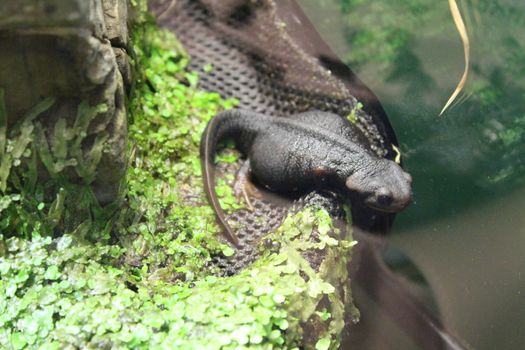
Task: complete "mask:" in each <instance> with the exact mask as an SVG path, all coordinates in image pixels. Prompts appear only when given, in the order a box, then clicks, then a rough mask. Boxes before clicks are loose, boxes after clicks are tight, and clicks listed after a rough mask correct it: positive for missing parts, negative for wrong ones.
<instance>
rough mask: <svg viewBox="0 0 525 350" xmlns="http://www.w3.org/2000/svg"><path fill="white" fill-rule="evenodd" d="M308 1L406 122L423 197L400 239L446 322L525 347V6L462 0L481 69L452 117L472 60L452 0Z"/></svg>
mask: <svg viewBox="0 0 525 350" xmlns="http://www.w3.org/2000/svg"><path fill="white" fill-rule="evenodd" d="M299 2H300V3H301V5H302V6H303V8H304V10H305V12H306V13H307V14H308V15H309V17H310V18H311V19H312V21H313V22H314V23H315V24H316V26H317V28H318V30H319V31H320V32H321V34H322V35H323V37H324V38H325V39H326V40H327V41H328V42H329V43H330V45H331V46H332V48H333V49H334V50H335V51H336V52H337V53H338V54H339V56H340V57H342V58H343V59H344V60H345V61H346V62H347V63H348V64H349V65H350V66H351V68H352V69H353V70H354V71H355V72H356V73H357V74H358V75H359V77H360V78H361V79H362V80H363V81H365V83H366V84H367V85H368V86H369V87H370V88H371V89H372V90H373V91H374V92H375V93H376V94H377V95H378V97H379V99H380V100H381V102H382V104H383V106H384V107H385V109H386V111H387V113H388V115H389V117H390V121H391V122H392V124H393V126H394V129H395V130H396V133H397V137H398V140H399V142H400V145H401V149H402V151H403V156H404V158H403V160H404V164H405V167H406V168H407V169H408V170H409V171H410V172H411V173H412V174H413V176H414V192H415V203H414V204H413V205H412V206H411V207H409V208H408V209H407V210H406V211H405V212H403V213H402V214H401V215H399V216H398V218H397V222H396V225H395V228H394V241H395V242H396V244H398V246H400V247H401V248H402V249H403V250H404V251H405V252H406V253H407V254H408V255H409V256H410V257H411V258H412V259H413V260H414V261H415V262H416V263H417V264H418V266H419V267H420V268H421V269H422V270H423V272H424V273H425V275H426V277H427V278H428V280H429V283H430V284H431V285H432V287H433V289H434V292H435V294H436V298H437V301H438V303H439V306H440V309H441V311H442V314H443V316H444V318H445V319H446V320H447V322H448V324H450V325H452V326H453V328H454V329H455V330H456V331H457V333H459V334H460V335H461V336H462V337H464V338H465V339H466V340H467V341H468V342H469V343H470V344H472V345H473V346H474V347H475V348H479V349H494V348H498V349H514V348H516V347H517V346H518V344H525V337H524V336H523V335H522V334H520V333H522V332H521V331H520V329H519V328H522V326H524V325H525V310H524V307H525V306H523V305H525V304H524V303H523V296H522V295H520V293H525V281H524V280H523V277H522V274H523V273H525V271H524V269H525V259H524V258H522V256H523V255H524V254H523V251H524V248H525V221H524V219H523V215H522V214H521V213H523V212H524V210H525V199H524V195H525V188H524V184H525V147H524V146H525V103H524V100H525V2H524V1H522V0H497V1H494V0H470V1H463V2H460V8H461V10H462V14H463V17H464V19H465V22H466V25H467V29H468V31H469V36H470V39H471V49H472V51H471V61H472V66H471V71H470V73H469V80H468V82H467V85H466V87H465V90H464V92H463V93H462V94H461V95H460V97H459V99H458V101H457V103H455V104H454V106H453V107H452V108H451V109H449V110H448V111H447V112H446V113H445V115H444V116H442V117H438V114H439V111H440V110H441V108H442V107H443V105H444V103H445V102H446V100H447V99H448V97H449V96H450V94H451V93H452V91H453V89H454V88H455V86H456V84H457V82H458V80H459V79H460V77H461V74H462V70H463V62H464V61H463V49H462V44H461V41H460V38H459V35H458V33H457V31H456V28H455V27H454V23H453V20H452V18H451V15H450V12H449V8H448V3H447V1H445V0H442V1H432V0H378V1H363V0H315V1H314V0H300V1H299ZM520 214H521V215H520Z"/></svg>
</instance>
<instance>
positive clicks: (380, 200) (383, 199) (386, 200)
mask: <svg viewBox="0 0 525 350" xmlns="http://www.w3.org/2000/svg"><path fill="white" fill-rule="evenodd" d="M392 200H393V199H392V196H390V195H387V194H380V195H379V196H377V204H378V205H379V206H380V207H383V208H385V207H388V206H390V204H392Z"/></svg>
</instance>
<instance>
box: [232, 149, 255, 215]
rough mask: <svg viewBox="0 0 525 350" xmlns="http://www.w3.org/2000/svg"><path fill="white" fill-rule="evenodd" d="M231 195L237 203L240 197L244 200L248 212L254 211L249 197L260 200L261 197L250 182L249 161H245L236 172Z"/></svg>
mask: <svg viewBox="0 0 525 350" xmlns="http://www.w3.org/2000/svg"><path fill="white" fill-rule="evenodd" d="M233 193H234V194H235V197H236V198H237V200H238V201H240V200H241V197H242V198H243V199H244V201H245V202H246V205H247V206H248V209H249V210H250V211H253V210H254V207H253V205H252V202H251V200H250V196H251V197H256V198H260V196H261V195H260V193H259V191H258V190H257V188H256V187H255V185H254V184H253V183H252V181H251V170H250V159H246V161H245V162H244V164H243V165H242V166H241V168H240V169H239V171H238V172H237V177H236V179H235V183H234V184H233Z"/></svg>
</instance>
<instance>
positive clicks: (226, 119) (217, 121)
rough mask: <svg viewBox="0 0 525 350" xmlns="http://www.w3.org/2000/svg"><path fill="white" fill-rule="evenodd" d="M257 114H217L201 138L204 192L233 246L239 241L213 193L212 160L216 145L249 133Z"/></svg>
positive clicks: (244, 112)
mask: <svg viewBox="0 0 525 350" xmlns="http://www.w3.org/2000/svg"><path fill="white" fill-rule="evenodd" d="M257 116H260V115H259V114H256V113H253V112H247V111H241V110H235V109H232V110H227V111H223V112H221V113H219V114H217V115H216V116H215V117H214V118H213V119H212V120H211V121H210V122H209V123H208V126H207V127H206V129H205V130H204V133H203V135H202V138H201V144H200V156H201V165H202V176H203V179H204V190H205V192H206V196H207V197H208V201H209V202H210V204H211V206H212V208H213V210H214V211H215V214H216V215H217V219H218V221H219V224H220V225H221V226H222V228H223V229H224V232H223V235H224V236H225V237H226V239H228V241H230V242H231V243H233V244H234V245H235V246H238V245H239V239H238V238H237V236H236V235H235V233H234V232H233V229H232V228H231V226H230V225H229V224H228V222H227V221H226V217H225V216H224V212H223V211H222V208H221V206H220V203H219V199H218V198H217V193H216V192H215V168H214V165H213V163H214V158H215V151H216V148H217V143H218V142H220V141H222V140H224V139H226V138H229V137H233V138H236V137H239V136H240V135H241V134H246V133H249V132H250V131H251V130H250V128H251V126H253V125H254V122H255V123H256V119H255V118H257Z"/></svg>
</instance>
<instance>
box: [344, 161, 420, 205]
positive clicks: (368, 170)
mask: <svg viewBox="0 0 525 350" xmlns="http://www.w3.org/2000/svg"><path fill="white" fill-rule="evenodd" d="M346 187H347V188H348V189H349V190H351V191H354V192H357V193H358V194H359V195H360V196H361V197H362V198H363V201H364V203H365V205H366V206H368V207H370V208H372V209H376V210H379V211H384V212H391V213H392V212H398V211H400V210H402V209H403V208H405V207H406V206H407V205H408V204H410V202H411V201H412V176H410V174H408V173H406V172H405V171H403V169H401V167H400V166H399V165H398V164H396V163H395V162H393V161H391V160H387V159H379V160H376V161H374V162H373V165H372V166H369V167H363V168H361V169H359V170H358V171H356V172H354V173H353V174H352V175H350V176H349V177H348V178H347V179H346Z"/></svg>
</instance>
